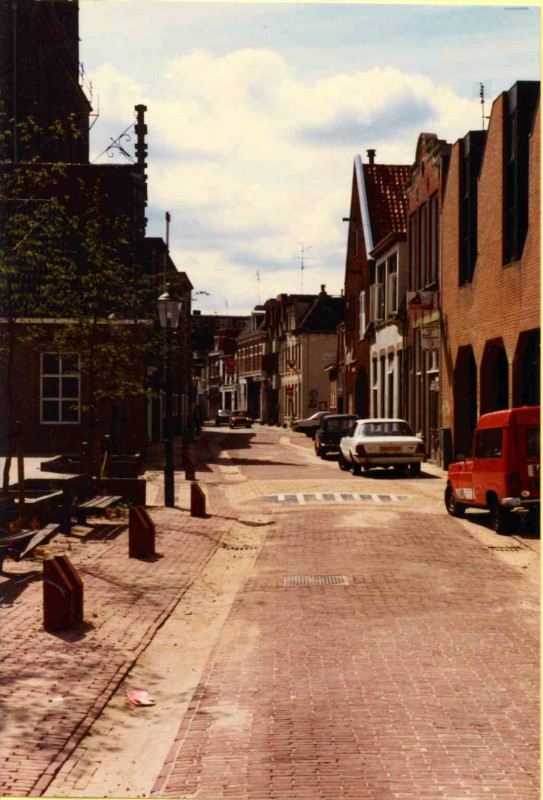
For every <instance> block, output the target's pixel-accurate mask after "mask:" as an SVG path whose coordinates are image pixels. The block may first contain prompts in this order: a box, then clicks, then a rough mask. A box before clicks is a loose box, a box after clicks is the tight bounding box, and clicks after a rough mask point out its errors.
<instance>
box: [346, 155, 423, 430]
mask: <svg viewBox="0 0 543 800" xmlns="http://www.w3.org/2000/svg"><path fill="white" fill-rule="evenodd" d="M367 153H368V159H369V163H368V164H363V163H362V158H361V157H360V156H359V155H357V156H356V157H355V161H354V170H353V183H352V191H351V207H350V214H349V217H347V218H346V221H348V222H349V233H348V240H347V255H346V263H345V284H344V286H345V288H344V295H345V315H344V324H343V325H341V326H340V327H339V329H338V357H337V376H336V379H335V387H333V386H332V387H331V388H332V391H333V392H334V400H335V405H336V407H337V408H338V409H342V411H343V412H344V413H348V414H353V413H354V414H358V415H359V416H360V417H369V416H370V413H371V402H370V393H371V386H372V378H371V375H370V346H371V343H372V342H373V343H374V344H375V337H374V336H368V333H369V331H367V328H368V325H369V324H370V320H371V319H372V314H373V320H374V322H375V321H377V320H375V314H376V313H378V312H377V311H376V308H377V306H375V305H373V306H372V303H373V302H374V300H373V298H374V292H375V290H372V292H371V298H372V299H371V301H370V287H371V286H375V285H376V282H377V281H376V273H375V256H379V259H380V263H382V260H381V255H382V252H381V251H376V252H375V253H373V252H372V251H373V250H374V248H375V247H376V246H377V245H378V244H379V243H383V242H384V241H385V239H386V237H387V236H388V235H389V234H391V233H392V234H395V233H402V231H403V230H404V226H405V201H404V194H403V187H404V184H405V181H406V179H407V175H408V167H406V166H405V165H401V164H400V165H398V164H376V163H375V150H368V151H367ZM389 244H391V242H390V241H389ZM386 246H388V245H386ZM394 247H395V244H394V243H392V248H393V249H394ZM385 249H386V248H385ZM386 258H390V262H389V263H390V264H391V263H392V261H393V254H392V252H390V253H388V255H387V256H386ZM385 261H386V259H385ZM383 263H385V262H383ZM385 269H386V270H389V272H390V271H391V270H390V269H389V267H386V266H385ZM387 274H388V273H387ZM396 294H397V292H396ZM383 297H384V294H383ZM379 321H380V320H379ZM383 321H384V320H383ZM374 328H375V326H373V330H374ZM387 348H388V346H387ZM387 348H385V349H387ZM381 349H382V347H381V342H380V343H379V352H380V350H381ZM387 352H388V350H387ZM378 357H379V356H378Z"/></svg>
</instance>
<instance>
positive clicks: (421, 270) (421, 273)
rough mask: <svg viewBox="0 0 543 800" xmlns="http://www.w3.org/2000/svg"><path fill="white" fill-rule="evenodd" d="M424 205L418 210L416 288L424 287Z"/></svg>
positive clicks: (425, 261)
mask: <svg viewBox="0 0 543 800" xmlns="http://www.w3.org/2000/svg"><path fill="white" fill-rule="evenodd" d="M426 211H427V208H426V203H425V204H424V205H423V206H421V207H420V208H419V270H418V283H417V288H420V287H422V286H426V284H427V283H428V280H427V274H426V270H427V257H426V252H427V251H426Z"/></svg>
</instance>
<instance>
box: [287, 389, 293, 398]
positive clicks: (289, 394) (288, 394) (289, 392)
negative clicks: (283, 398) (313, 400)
mask: <svg viewBox="0 0 543 800" xmlns="http://www.w3.org/2000/svg"><path fill="white" fill-rule="evenodd" d="M286 391H287V397H292V395H293V394H294V386H287V389H286Z"/></svg>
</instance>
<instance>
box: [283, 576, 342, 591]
mask: <svg viewBox="0 0 543 800" xmlns="http://www.w3.org/2000/svg"><path fill="white" fill-rule="evenodd" d="M348 585H349V579H348V578H347V576H346V575H287V576H286V577H285V578H283V586H284V587H285V588H289V587H291V586H348Z"/></svg>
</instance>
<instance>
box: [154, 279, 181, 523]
mask: <svg viewBox="0 0 543 800" xmlns="http://www.w3.org/2000/svg"><path fill="white" fill-rule="evenodd" d="M180 313H181V298H180V297H179V296H178V295H176V294H172V292H170V290H169V286H166V291H165V292H164V294H161V295H160V297H159V298H158V317H159V319H160V327H161V328H164V331H165V341H164V346H165V350H166V352H165V356H166V357H165V374H164V389H165V393H166V408H165V415H164V505H165V506H166V507H167V508H173V507H174V505H175V491H174V463H173V435H172V360H173V359H172V356H173V329H174V328H177V326H178V325H179V315H180Z"/></svg>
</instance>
